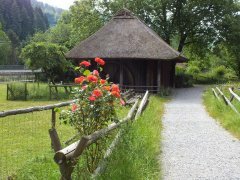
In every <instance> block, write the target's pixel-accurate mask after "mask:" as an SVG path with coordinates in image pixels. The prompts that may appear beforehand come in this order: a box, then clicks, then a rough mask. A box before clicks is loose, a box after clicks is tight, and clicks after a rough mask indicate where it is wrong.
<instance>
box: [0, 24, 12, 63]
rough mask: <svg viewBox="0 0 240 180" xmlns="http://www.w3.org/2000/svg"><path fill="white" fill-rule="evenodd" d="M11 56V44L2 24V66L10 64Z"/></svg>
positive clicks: (0, 55) (0, 40)
mask: <svg viewBox="0 0 240 180" xmlns="http://www.w3.org/2000/svg"><path fill="white" fill-rule="evenodd" d="M10 55H11V42H10V40H9V38H8V36H7V34H6V33H5V32H4V31H3V29H2V25H1V24H0V64H1V65H2V64H3V65H4V64H8V63H9V58H10Z"/></svg>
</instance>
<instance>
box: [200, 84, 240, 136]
mask: <svg viewBox="0 0 240 180" xmlns="http://www.w3.org/2000/svg"><path fill="white" fill-rule="evenodd" d="M227 88H228V87H224V88H223V92H224V94H225V95H226V96H227V98H229V97H230V93H229V91H228V90H227ZM236 92H237V90H236ZM238 94H239V92H238ZM203 100H204V104H205V106H206V109H207V111H208V112H209V114H210V115H211V116H212V117H213V118H214V119H216V120H217V121H218V122H219V123H220V124H221V125H222V126H223V127H224V128H225V129H226V130H228V131H229V132H230V133H232V134H233V135H234V136H235V137H237V138H239V139H240V117H239V115H237V114H236V113H235V112H234V111H233V110H232V109H231V108H230V107H229V106H226V105H225V103H224V102H223V100H222V99H221V102H219V101H218V100H217V99H216V98H215V97H214V95H213V93H212V91H211V88H210V89H208V90H206V91H205V93H204V94H203ZM233 105H234V106H235V107H236V108H237V109H238V110H240V102H238V101H236V100H233Z"/></svg>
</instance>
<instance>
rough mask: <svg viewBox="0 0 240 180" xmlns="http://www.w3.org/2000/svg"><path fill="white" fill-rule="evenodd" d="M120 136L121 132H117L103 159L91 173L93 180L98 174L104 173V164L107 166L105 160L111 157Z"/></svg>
mask: <svg viewBox="0 0 240 180" xmlns="http://www.w3.org/2000/svg"><path fill="white" fill-rule="evenodd" d="M121 135H122V131H120V132H118V133H117V135H116V136H115V138H114V140H113V141H112V143H111V145H110V146H109V148H108V149H107V151H106V152H105V154H104V157H103V159H102V160H101V161H100V163H99V165H98V167H97V168H96V169H95V171H94V172H93V175H92V178H93V179H95V178H96V177H97V176H98V175H99V174H101V173H102V172H103V171H104V169H105V167H106V164H107V159H108V158H109V157H110V156H111V154H112V151H113V150H114V149H115V147H116V145H117V144H118V142H119V140H120V137H121Z"/></svg>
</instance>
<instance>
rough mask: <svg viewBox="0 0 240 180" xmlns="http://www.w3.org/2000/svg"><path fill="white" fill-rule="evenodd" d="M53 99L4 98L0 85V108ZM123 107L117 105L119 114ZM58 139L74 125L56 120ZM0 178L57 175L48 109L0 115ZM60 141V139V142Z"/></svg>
mask: <svg viewBox="0 0 240 180" xmlns="http://www.w3.org/2000/svg"><path fill="white" fill-rule="evenodd" d="M56 102H57V101H7V100H6V85H5V84H1V85H0V111H4V110H9V109H18V108H25V107H31V106H38V105H47V104H52V103H56ZM127 110H128V109H127V108H120V107H119V109H118V111H117V112H118V116H119V118H121V117H123V116H125V115H126V112H127ZM56 126H57V130H58V134H59V137H60V140H61V141H62V142H65V141H66V140H67V139H69V138H70V137H72V136H73V135H75V134H76V132H75V130H74V128H72V127H70V126H68V125H61V124H60V122H59V121H57V123H56ZM0 127H1V128H0V147H1V148H0V179H7V177H8V176H11V177H13V178H14V179H20V180H21V179H22V180H25V179H36V180H38V179H51V180H52V179H53V180H54V179H59V178H60V173H59V170H58V166H57V165H56V163H55V162H54V161H53V155H54V152H53V151H52V150H51V145H50V138H49V134H48V130H49V129H50V127H51V111H41V112H34V113H28V114H21V115H16V116H9V117H5V118H0ZM62 144H63V143H62Z"/></svg>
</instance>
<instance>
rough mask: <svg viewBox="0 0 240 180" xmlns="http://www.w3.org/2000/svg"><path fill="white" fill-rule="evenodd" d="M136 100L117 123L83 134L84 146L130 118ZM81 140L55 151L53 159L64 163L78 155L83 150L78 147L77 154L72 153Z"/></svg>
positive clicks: (58, 162)
mask: <svg viewBox="0 0 240 180" xmlns="http://www.w3.org/2000/svg"><path fill="white" fill-rule="evenodd" d="M136 104H137V102H136V103H135V104H134V105H133V106H132V108H131V109H130V111H129V113H128V116H127V117H125V118H124V119H123V120H121V121H119V122H118V123H115V122H114V123H112V124H110V125H109V126H108V127H106V128H104V129H101V130H98V131H95V132H94V133H92V134H91V135H88V136H83V137H84V139H87V141H86V142H85V141H84V142H85V147H84V149H85V148H86V147H88V146H90V145H91V144H93V143H95V142H96V141H97V140H99V139H101V138H102V137H104V136H105V135H107V134H108V133H109V132H111V131H113V130H114V129H116V128H118V127H119V126H120V125H122V124H124V123H126V122H128V121H129V120H131V117H132V116H133V114H134V112H135V110H136V108H137V106H136ZM80 142H81V140H79V141H76V142H75V143H72V144H71V145H69V146H67V147H66V148H64V149H62V150H60V151H58V152H56V154H55V156H54V160H55V162H56V163H57V164H59V165H60V164H64V163H66V162H67V161H68V160H70V159H73V157H74V158H76V155H78V156H80V155H81V153H79V152H82V151H83V150H82V149H81V148H80V147H79V149H80V150H78V151H79V152H78V153H77V152H76V153H77V154H75V155H74V153H75V150H76V149H77V148H78V146H79V143H80Z"/></svg>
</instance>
